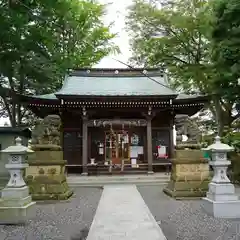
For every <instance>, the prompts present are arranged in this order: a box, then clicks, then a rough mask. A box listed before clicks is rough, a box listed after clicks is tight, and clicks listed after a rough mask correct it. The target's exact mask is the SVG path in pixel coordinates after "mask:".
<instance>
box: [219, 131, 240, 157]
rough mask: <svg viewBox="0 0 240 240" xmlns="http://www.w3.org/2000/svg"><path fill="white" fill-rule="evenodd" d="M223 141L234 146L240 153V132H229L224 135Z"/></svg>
mask: <svg viewBox="0 0 240 240" xmlns="http://www.w3.org/2000/svg"><path fill="white" fill-rule="evenodd" d="M223 142H224V143H226V144H228V145H230V146H233V147H234V148H235V150H236V152H238V153H240V132H229V133H228V134H227V135H226V136H224V137H223Z"/></svg>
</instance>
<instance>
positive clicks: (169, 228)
mask: <svg viewBox="0 0 240 240" xmlns="http://www.w3.org/2000/svg"><path fill="white" fill-rule="evenodd" d="M162 189H163V188H162V187H160V186H151V187H149V186H148V187H138V190H139V192H140V193H141V195H142V197H143V199H144V200H145V202H146V204H147V205H148V207H149V209H150V211H151V212H152V214H153V216H154V217H155V219H156V221H157V222H159V225H160V227H161V228H162V230H163V232H164V234H165V236H166V238H167V239H168V240H240V220H224V219H215V218H213V217H211V216H209V215H207V214H205V213H204V212H203V210H202V209H201V200H192V201H176V200H174V199H172V198H170V197H168V196H166V195H165V194H164V193H163V192H162Z"/></svg>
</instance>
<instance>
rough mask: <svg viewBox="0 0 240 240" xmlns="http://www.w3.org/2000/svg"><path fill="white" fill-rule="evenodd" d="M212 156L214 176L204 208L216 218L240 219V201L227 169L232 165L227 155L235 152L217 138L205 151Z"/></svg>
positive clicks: (211, 163) (211, 162)
mask: <svg viewBox="0 0 240 240" xmlns="http://www.w3.org/2000/svg"><path fill="white" fill-rule="evenodd" d="M203 150H204V151H207V152H208V153H209V156H210V161H209V164H210V165H211V166H212V167H213V170H214V176H213V178H212V181H211V182H210V183H209V190H208V192H207V196H206V197H205V198H203V208H204V209H205V211H206V212H207V213H209V214H211V215H213V216H214V217H218V218H239V217H240V200H239V198H238V196H237V195H236V194H235V187H234V185H233V184H232V183H231V181H230V180H229V178H228V177H227V168H228V166H229V165H230V164H231V162H230V161H228V160H227V153H228V152H231V151H233V150H234V148H233V147H230V146H229V145H227V144H224V143H222V142H221V140H220V137H219V136H217V137H216V138H215V142H214V144H212V145H210V146H209V147H207V148H205V149H203Z"/></svg>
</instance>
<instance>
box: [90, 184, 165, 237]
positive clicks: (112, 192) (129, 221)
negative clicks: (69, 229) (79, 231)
mask: <svg viewBox="0 0 240 240" xmlns="http://www.w3.org/2000/svg"><path fill="white" fill-rule="evenodd" d="M123 239H124V240H141V239H144V240H146V239H150V240H166V238H165V237H164V235H163V233H162V230H161V228H160V227H159V226H158V224H157V222H156V221H155V219H154V217H153V216H152V214H151V212H150V211H149V209H148V207H147V205H146V204H145V202H144V200H143V198H142V197H141V195H140V193H139V192H138V190H137V188H136V186H135V185H117V186H116V185H109V186H104V190H103V193H102V197H101V199H100V202H99V204H98V208H97V211H96V215H95V217H94V219H93V222H92V226H91V228H90V231H89V234H88V238H87V240H123Z"/></svg>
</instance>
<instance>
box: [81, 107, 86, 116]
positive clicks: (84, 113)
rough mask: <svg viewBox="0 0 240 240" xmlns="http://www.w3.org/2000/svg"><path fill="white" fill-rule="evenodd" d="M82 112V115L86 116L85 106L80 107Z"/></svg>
mask: <svg viewBox="0 0 240 240" xmlns="http://www.w3.org/2000/svg"><path fill="white" fill-rule="evenodd" d="M82 113H83V116H86V115H87V111H86V108H85V107H83V108H82Z"/></svg>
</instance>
